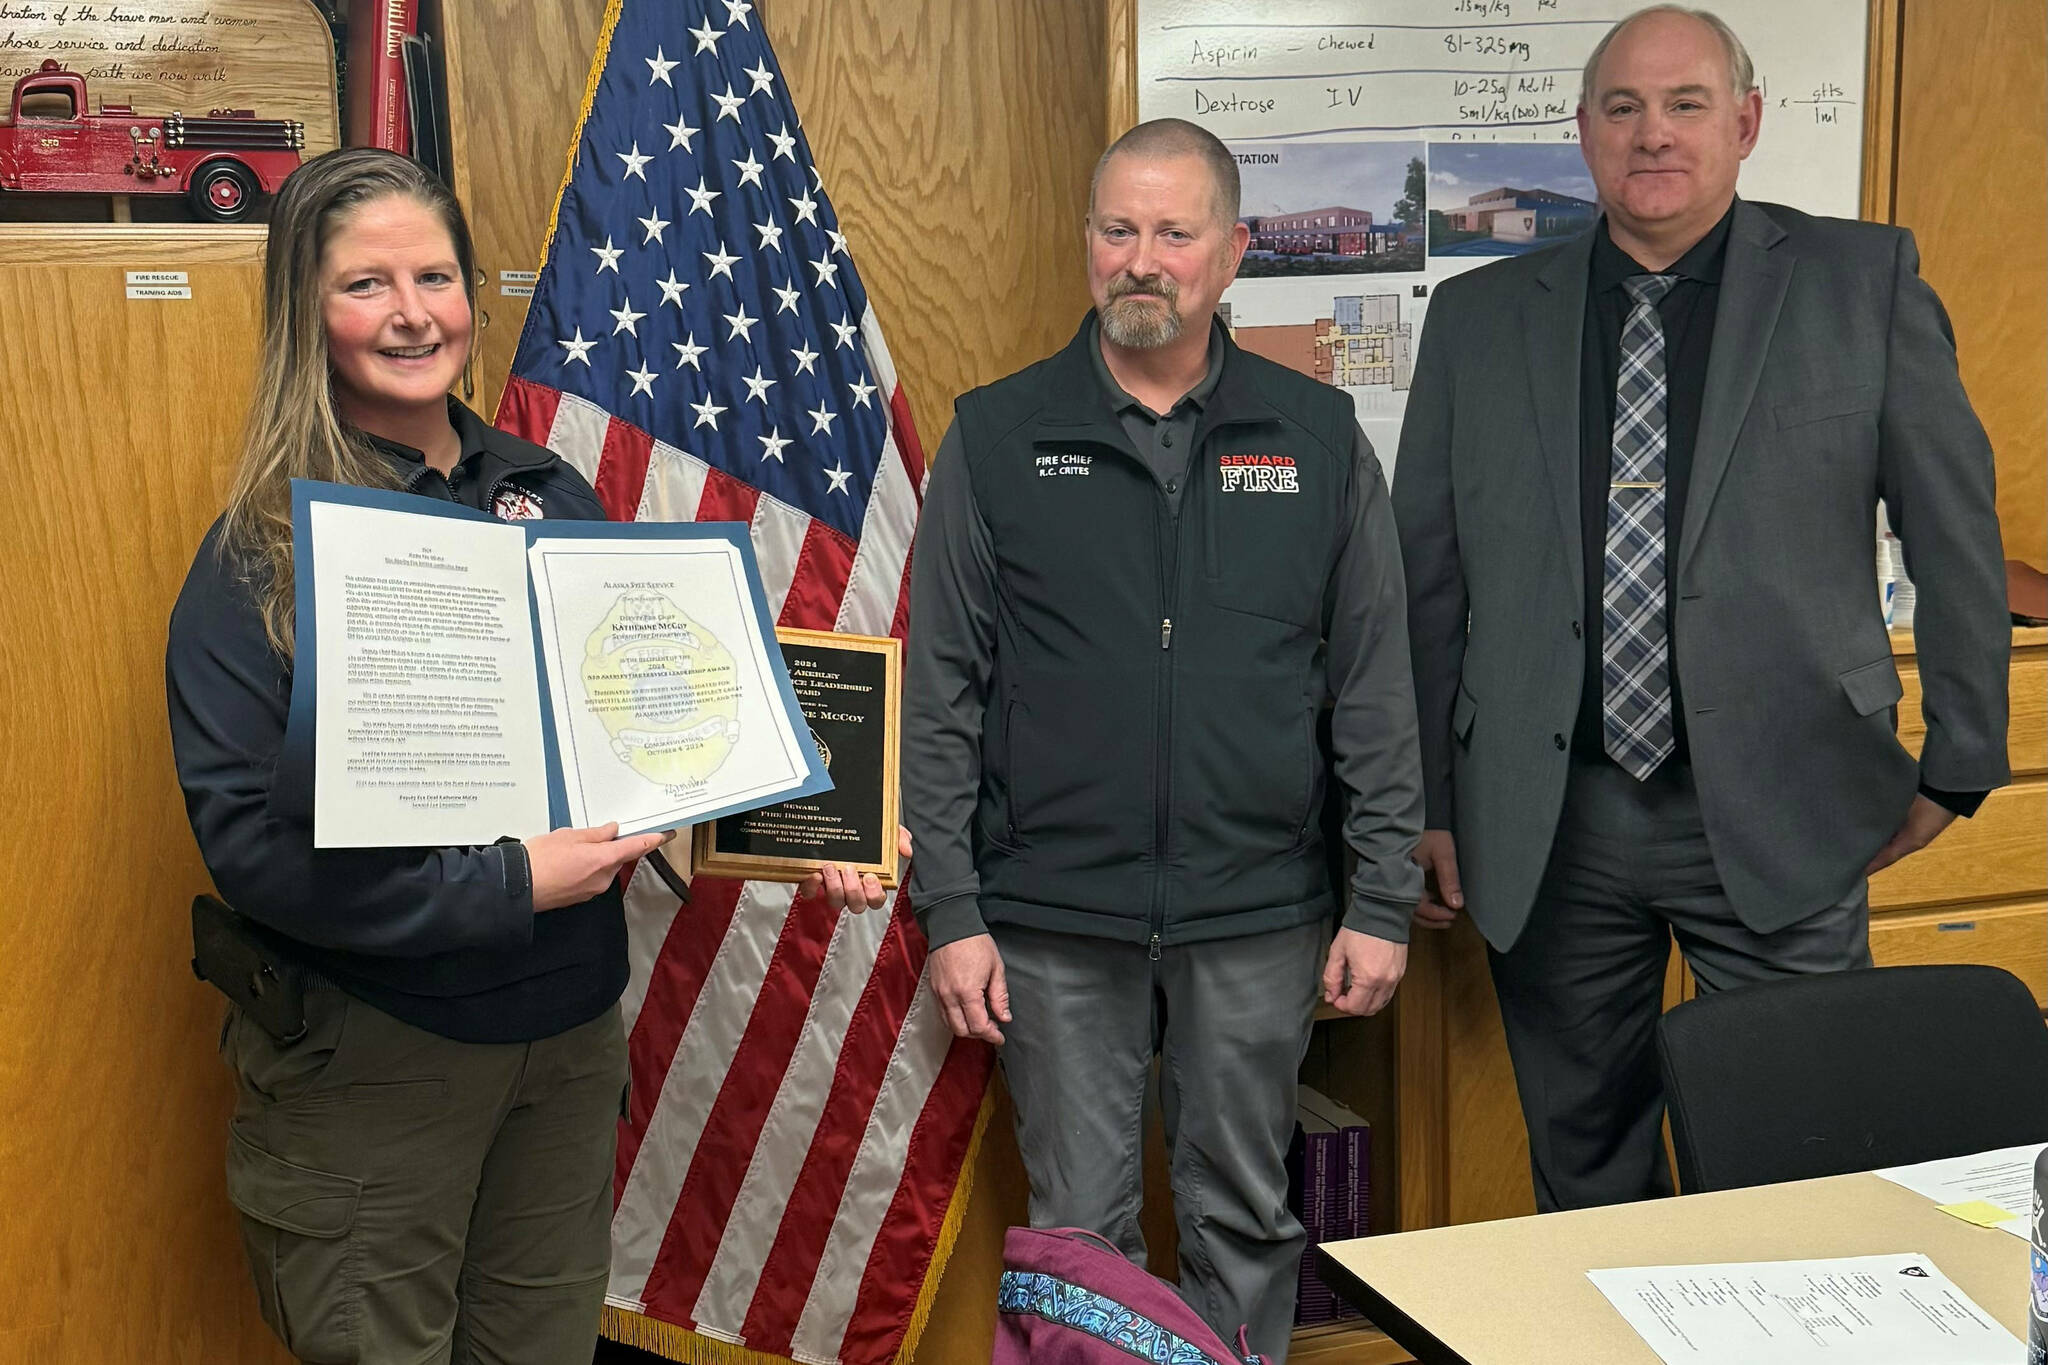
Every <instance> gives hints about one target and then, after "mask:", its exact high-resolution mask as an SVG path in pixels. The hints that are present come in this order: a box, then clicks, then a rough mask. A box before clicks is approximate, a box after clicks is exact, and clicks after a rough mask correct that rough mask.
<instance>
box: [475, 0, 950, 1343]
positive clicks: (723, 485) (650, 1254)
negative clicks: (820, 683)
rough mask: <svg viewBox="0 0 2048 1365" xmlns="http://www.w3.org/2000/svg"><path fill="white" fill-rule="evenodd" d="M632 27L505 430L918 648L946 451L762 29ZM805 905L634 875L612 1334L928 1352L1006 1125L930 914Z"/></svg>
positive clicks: (755, 890) (636, 11)
mask: <svg viewBox="0 0 2048 1365" xmlns="http://www.w3.org/2000/svg"><path fill="white" fill-rule="evenodd" d="M598 46H599V50H598V53H597V57H596V59H595V62H594V64H593V67H592V72H591V80H590V85H589V89H588V93H587V94H586V97H585V101H584V112H583V118H582V121H581V123H580V125H579V128H578V131H577V134H576V141H575V149H574V154H573V159H572V161H571V163H570V170H569V175H568V178H567V179H566V181H565V182H564V184H563V188H562V193H561V197H560V200H559V202H558V203H557V205H556V211H555V221H554V224H553V226H552V228H551V230H550V233H549V241H548V247H547V255H546V260H545V264H544V266H543V268H542V270H541V273H540V278H539V282H538V284H537V285H536V286H535V291H534V297H533V303H532V307H531V311H530V312H529V313H528V314H527V320H526V327H525V330H524V332H523V333H522V334H521V336H520V341H519V349H518V354H517V356H516V357H515V359H514V361H513V367H512V375H511V378H510V380H509V382H508V383H507V385H506V389H505V394H504V397H503V399H502V400H501V402H500V404H499V408H498V415H497V422H498V425H500V426H502V427H504V428H505V429H507V430H509V431H512V432H516V433H518V434H519V435H522V436H525V437H527V438H528V439H530V440H534V441H538V442H540V443H542V444H544V445H546V446H548V447H550V448H552V449H553V450H555V451H556V452H557V453H559V454H560V455H562V456H563V457H565V458H566V459H568V460H569V461H571V462H572V463H573V464H575V465H576V467H577V468H578V469H580V470H582V471H583V473H584V475H585V476H586V477H587V478H589V480H590V482H591V483H592V484H593V485H594V486H595V487H596V489H597V491H598V495H599V497H600V498H601V499H602V500H603V502H604V505H605V508H606V510H607V511H608V512H609V513H610V515H611V516H612V517H613V518H614V519H618V520H630V519H638V520H659V521H689V520H702V521H714V520H715V521H744V522H746V523H748V524H749V526H750V528H751V532H752V539H753V545H754V552H755V555H756V557H757V559H758V560H759V562H760V567H761V576H762V579H763V580H764V582H765V585H766V587H767V592H768V601H769V606H770V608H771V610H774V611H776V612H777V613H778V614H779V620H780V622H781V623H782V624H785V625H792V626H803V627H809V628H812V629H833V630H842V631H847V632H851V633H856V634H868V635H883V634H896V635H901V634H902V631H903V627H904V621H905V619H906V614H907V613H906V598H907V592H908V577H907V571H908V567H909V557H910V542H911V532H912V529H913V526H914V524H915V522H916V517H917V502H918V488H919V485H920V482H921V479H922V476H923V471H924V458H923V454H922V452H921V451H920V450H919V448H918V444H917V438H916V436H915V434H914V433H913V431H912V430H911V423H910V413H909V409H908V407H907V405H906V404H905V402H904V399H903V394H902V391H901V389H900V387H899V386H898V384H897V382H896V373H895V369H894V367H893V366H892V365H891V364H890V361H889V351H888V348H887V347H886V346H885V345H884V344H883V341H882V333H881V329H880V328H879V327H878V326H877V325H876V322H875V316H874V313H873V311H872V310H871V309H870V308H869V307H868V300H867V294H866V292H865V291H864V290H863V289H862V288H861V284H860V278H859V276H858V274H857V273H856V272H855V270H854V268H853V262H852V260H851V258H850V257H849V256H848V254H847V244H846V238H845V237H844V235H842V234H841V232H840V231H839V221H838V218H837V216H836V215H835V214H834V213H833V211H832V205H831V202H830V200H829V199H828V198H827V196H826V194H825V191H824V187H823V184H822V182H821V181H820V179H819V176H818V173H817V171H816V169H815V167H814V166H813V164H812V161H811V156H810V149H809V147H808V145H807V144H806V142H805V139H804V135H803V130H802V129H801V128H800V127H799V125H798V122H797V116H796V110H795V108H794V106H793V105H792V104H791V102H790V98H789V93H788V90H787V88H786V86H785V85H784V82H783V79H782V72H781V69H780V67H779V66H778V65H777V63H776V61H775V55H774V53H773V52H771V51H770V50H769V47H768V40H767V35H766V34H765V33H764V32H763V31H762V24H761V18H760V16H759V15H758V14H756V13H754V11H753V7H752V6H751V4H749V3H748V0H708V3H707V0H680V3H678V0H660V2H659V3H655V2H653V0H613V4H612V5H611V8H610V11H609V13H608V14H607V16H606V23H605V29H604V36H603V37H602V39H601V40H600V42H599V45H598ZM792 893H793V888H792V887H790V886H787V885H781V884H775V883H767V882H747V883H739V882H732V881H723V880H720V881H713V880H710V879H707V878H699V879H697V880H696V882H695V884H694V885H693V886H692V887H691V888H690V897H691V898H690V903H689V904H688V905H687V906H683V907H680V909H679V907H678V905H677V902H676V898H675V896H674V895H673V894H671V893H670V892H669V891H668V890H667V888H666V887H665V886H664V885H663V884H662V882H661V881H660V880H659V879H658V878H657V877H655V876H654V875H653V874H652V872H651V870H650V869H648V868H645V867H642V868H640V869H638V870H637V871H636V873H635V874H634V876H633V878H632V880H631V881H630V883H629V884H628V887H627V893H626V913H627V924H628V930H629V934H630V951H631V958H632V982H631V984H630V985H629V986H628V988H627V991H626V997H625V1005H624V1008H625V1018H626V1025H627V1028H628V1030H629V1035H628V1036H629V1038H630V1052H631V1058H632V1072H633V1089H632V1102H631V1108H630V1112H629V1114H628V1117H627V1119H626V1121H625V1123H624V1124H623V1125H622V1127H621V1129H620V1139H619V1155H618V1167H617V1173H616V1181H615V1197H616V1204H615V1211H614V1214H613V1219H612V1271H611V1287H610V1310H609V1311H608V1312H607V1315H606V1323H607V1331H608V1332H609V1333H610V1334H611V1335H614V1336H618V1337H621V1338H623V1339H626V1340H630V1341H634V1342H636V1343H638V1344H640V1345H643V1346H650V1347H652V1348H654V1349H657V1350H660V1351H662V1352H663V1353H664V1354H668V1355H671V1356H673V1357H674V1358H676V1359H683V1360H690V1359H704V1358H717V1359H721V1360H725V1359H760V1360H776V1359H793V1360H799V1361H806V1362H831V1361H843V1362H846V1365H870V1363H871V1362H877V1363H878V1362H883V1361H889V1360H893V1359H895V1358H896V1357H897V1354H898V1352H899V1351H902V1350H904V1348H905V1347H906V1346H907V1345H909V1344H910V1343H909V1342H907V1341H906V1336H907V1334H908V1333H909V1331H910V1327H911V1324H912V1323H913V1322H914V1321H919V1320H921V1319H922V1317H923V1313H922V1312H921V1311H920V1310H921V1308H928V1306H929V1302H930V1294H931V1290H932V1287H933V1286H934V1285H935V1283H936V1279H937V1274H938V1271H939V1269H940V1268H941V1266H942V1264H943V1261H944V1258H945V1253H946V1249H947V1244H948V1242H949V1240H950V1237H951V1230H952V1229H953V1228H954V1227H957V1224H958V1217H959V1210H958V1208H957V1207H954V1206H955V1204H956V1202H957V1201H956V1200H955V1192H956V1189H957V1188H958V1187H959V1183H960V1180H961V1175H962V1172H963V1169H964V1167H965V1163H966V1161H967V1160H968V1158H969V1155H970V1153H971V1150H972V1148H973V1145H974V1141H975V1139H976V1137H977V1136H978V1134H979V1132H980V1129H981V1126H982V1124H984V1123H985V1122H986V1119H985V1109H984V1098H985V1092H986V1091H987V1088H988V1087H987V1082H988V1073H989V1067H990V1059H989V1055H988V1051H987V1049H986V1048H984V1047H981V1046H980V1045H978V1044H960V1043H956V1042H955V1040H954V1039H953V1038H952V1036H951V1034H950V1033H949V1032H948V1031H947V1028H946V1025H945V1022H944V1020H943V1019H942V1017H941V1015H940V1012H939V1009H938V1007H937V1004H936V1002H935V1000H934V999H933V998H932V996H931V994H930V992H929V990H928V989H926V988H925V987H924V986H923V985H922V978H923V970H924V956H925V944H924V938H923V936H922V935H921V934H920V933H919V932H918V930H917V928H916V924H915V921H914V920H913V919H912V918H911V916H910V913H909V909H908V904H907V901H906V900H905V899H904V898H903V897H901V896H899V897H898V898H897V900H896V902H895V904H894V906H893V908H892V909H891V910H886V911H872V912H870V913H868V914H866V915H851V914H849V915H844V916H835V915H833V914H832V913H831V912H830V911H829V910H827V909H825V908H824V907H823V906H821V905H819V904H816V903H810V902H802V901H796V902H793V900H792ZM949 1209H950V1210H951V1211H952V1213H953V1218H952V1219H951V1220H950V1221H949V1220H948V1218H947V1215H948V1212H949ZM735 1347H738V1348H739V1349H738V1350H735V1349H734V1348H735Z"/></svg>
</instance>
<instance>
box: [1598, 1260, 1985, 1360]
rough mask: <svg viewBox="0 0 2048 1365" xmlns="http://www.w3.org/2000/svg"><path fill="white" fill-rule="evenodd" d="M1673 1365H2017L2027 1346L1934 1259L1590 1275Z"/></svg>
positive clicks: (1676, 1268)
mask: <svg viewBox="0 0 2048 1365" xmlns="http://www.w3.org/2000/svg"><path fill="white" fill-rule="evenodd" d="M1586 1276H1587V1278H1588V1279H1590V1280H1592V1281H1593V1283H1594V1285H1595V1286H1597V1287H1598V1288H1599V1290H1600V1292H1601V1293H1602V1294H1605V1295H1606V1296H1607V1301H1608V1302H1609V1303H1611V1304H1613V1305H1614V1307H1615V1309H1616V1311H1618V1312H1619V1313H1620V1314H1621V1315H1622V1317H1624V1318H1626V1319H1627V1320H1628V1324H1629V1326H1631V1327H1633V1328H1635V1329H1636V1331H1637V1332H1638V1333H1639V1334H1640V1335H1641V1336H1642V1338H1643V1340H1644V1341H1646V1342H1648V1343H1649V1344H1650V1347H1651V1349H1653V1350H1655V1351H1656V1352H1657V1355H1658V1358H1659V1359H1661V1360H1663V1361H1665V1362H1666V1365H1680V1362H1687V1363H1688V1365H1705V1363H1706V1362H1715V1365H1720V1363H1721V1362H1734V1361H1740V1362H1741V1363H1742V1365H1852V1362H1853V1365H2010V1362H2012V1361H2016V1360H2019V1359H2021V1358H2022V1357H2021V1354H2020V1349H2021V1348H2020V1343H2019V1342H2018V1341H2016V1340H2015V1339H2014V1338H2013V1336H2012V1334H2011V1333H2010V1332H2008V1331H2006V1330H2005V1328H2004V1327H2002V1326H2000V1325H1999V1323H1998V1322H1997V1320H1996V1319H1994V1318H1992V1317H1991V1315H1990V1314H1988V1313H1986V1312H1985V1311H1984V1310H1983V1309H1981V1308H1979V1307H1978V1306H1977V1305H1976V1304H1974V1303H1972V1302H1971V1301H1970V1298H1969V1296H1968V1295H1966V1294H1964V1293H1963V1291H1962V1290H1960V1289H1958V1288H1956V1286H1955V1285H1954V1284H1953V1283H1952V1282H1950V1280H1949V1279H1948V1277H1947V1276H1945V1275H1943V1274H1942V1273H1941V1271H1939V1270H1938V1269H1936V1268H1935V1266H1934V1263H1933V1262H1932V1261H1930V1260H1928V1259H1927V1258H1926V1257H1925V1256H1921V1255H1918V1254H1915V1253H1904V1254H1899V1255H1892V1256H1854V1257H1845V1258H1842V1259H1839V1260H1826V1261H1760V1262H1755V1263H1752V1264H1747V1265H1741V1264H1737V1265H1667V1266H1648V1267H1637V1268H1632V1269H1622V1270H1589V1271H1587V1272H1586Z"/></svg>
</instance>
